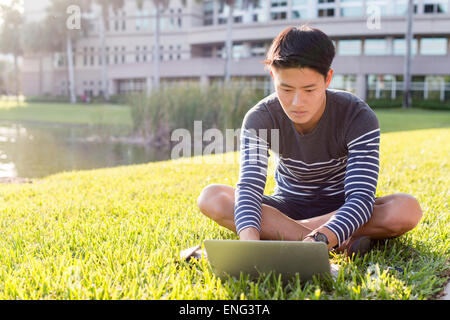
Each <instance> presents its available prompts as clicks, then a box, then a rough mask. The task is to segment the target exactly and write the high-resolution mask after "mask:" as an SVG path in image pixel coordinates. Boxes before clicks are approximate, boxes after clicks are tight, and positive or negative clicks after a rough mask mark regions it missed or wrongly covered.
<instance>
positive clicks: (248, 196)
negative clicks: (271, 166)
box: [234, 128, 269, 234]
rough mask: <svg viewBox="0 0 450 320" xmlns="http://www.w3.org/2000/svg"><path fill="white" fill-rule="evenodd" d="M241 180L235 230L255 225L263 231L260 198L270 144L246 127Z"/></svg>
mask: <svg viewBox="0 0 450 320" xmlns="http://www.w3.org/2000/svg"><path fill="white" fill-rule="evenodd" d="M240 156H241V158H240V170H239V181H238V183H237V186H236V190H235V205H234V223H235V225H236V232H237V234H239V232H241V230H243V229H245V228H249V227H253V228H256V229H258V231H261V202H262V196H263V194H264V188H265V186H266V179H267V166H268V159H269V144H268V143H267V141H265V140H264V139H262V138H260V137H259V136H257V135H256V133H255V132H254V131H252V130H247V129H245V128H243V129H242V130H241V138H240Z"/></svg>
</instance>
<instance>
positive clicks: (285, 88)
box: [270, 67, 333, 133]
mask: <svg viewBox="0 0 450 320" xmlns="http://www.w3.org/2000/svg"><path fill="white" fill-rule="evenodd" d="M270 73H271V75H272V77H273V79H274V84H275V90H276V92H277V95H278V99H279V101H280V103H281V106H282V107H283V110H284V112H285V113H286V115H287V116H288V117H289V119H291V120H292V122H294V125H295V127H296V128H297V130H298V131H299V132H301V133H308V132H309V131H312V130H313V129H314V128H315V126H316V125H317V123H318V121H319V120H320V117H321V116H322V114H323V111H324V110H325V103H326V93H325V89H326V88H328V86H329V85H330V82H331V77H332V75H333V70H332V69H330V71H329V72H328V75H327V79H326V80H325V79H324V77H323V75H322V74H320V73H318V72H317V71H315V70H314V69H310V68H302V69H299V68H289V69H277V68H274V67H272V68H271V72H270Z"/></svg>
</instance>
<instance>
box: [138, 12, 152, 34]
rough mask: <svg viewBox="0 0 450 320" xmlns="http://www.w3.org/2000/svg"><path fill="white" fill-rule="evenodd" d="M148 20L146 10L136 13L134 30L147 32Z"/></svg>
mask: <svg viewBox="0 0 450 320" xmlns="http://www.w3.org/2000/svg"><path fill="white" fill-rule="evenodd" d="M149 20H150V18H149V12H148V10H138V11H136V30H148V29H149Z"/></svg>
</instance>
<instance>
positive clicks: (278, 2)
mask: <svg viewBox="0 0 450 320" xmlns="http://www.w3.org/2000/svg"><path fill="white" fill-rule="evenodd" d="M286 6H287V0H272V1H271V7H272V8H277V7H286Z"/></svg>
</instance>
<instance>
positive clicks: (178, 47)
mask: <svg viewBox="0 0 450 320" xmlns="http://www.w3.org/2000/svg"><path fill="white" fill-rule="evenodd" d="M177 51H178V53H177V59H178V60H180V59H181V45H177Z"/></svg>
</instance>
